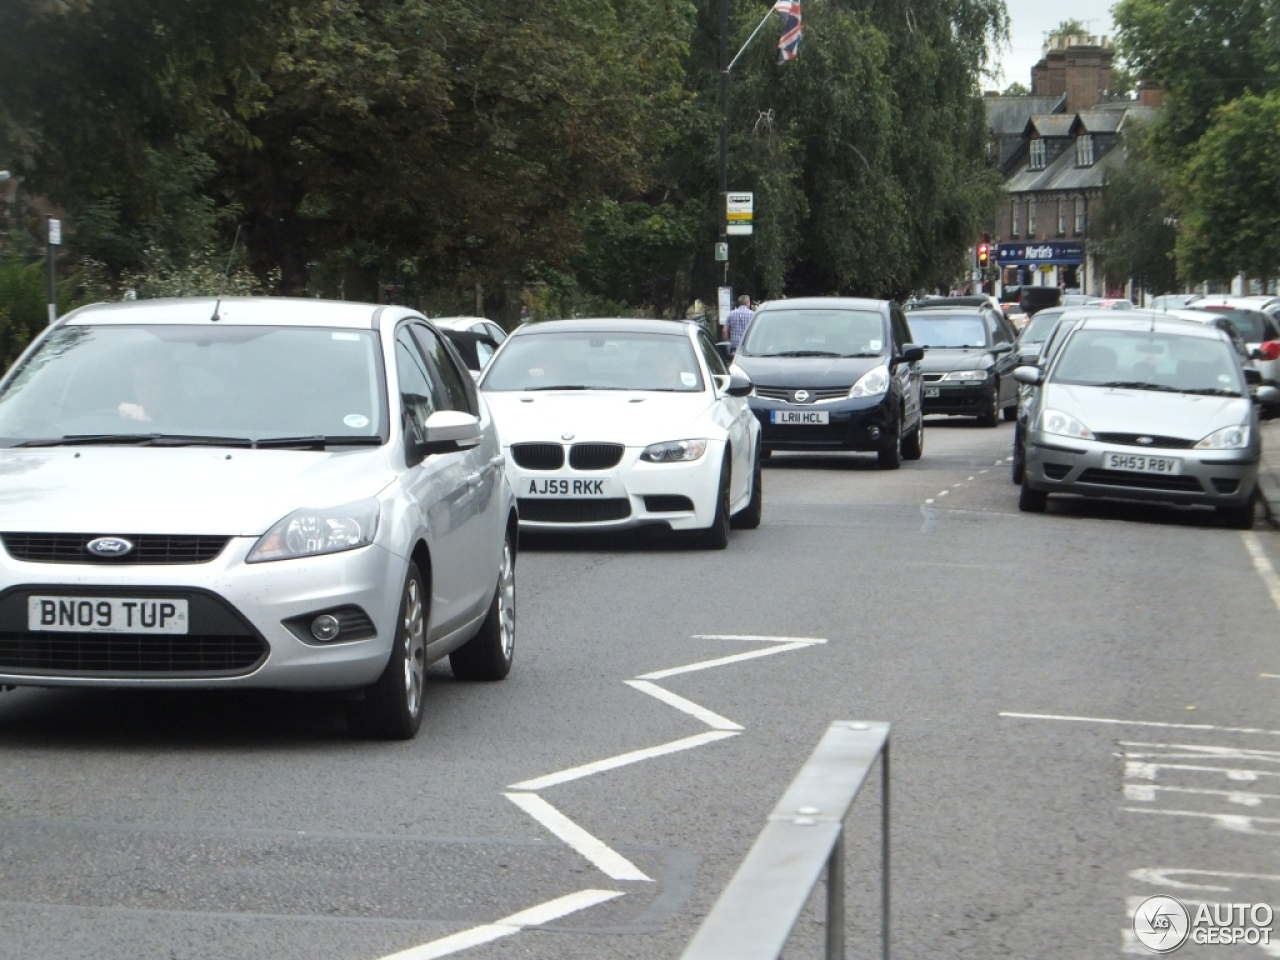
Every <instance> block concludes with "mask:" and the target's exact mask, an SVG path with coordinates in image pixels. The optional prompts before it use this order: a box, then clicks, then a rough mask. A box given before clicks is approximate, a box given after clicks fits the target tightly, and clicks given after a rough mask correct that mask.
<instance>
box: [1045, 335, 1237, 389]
mask: <svg viewBox="0 0 1280 960" xmlns="http://www.w3.org/2000/svg"><path fill="white" fill-rule="evenodd" d="M1050 377H1051V378H1052V379H1053V380H1055V381H1063V382H1066V383H1072V384H1080V385H1083V386H1102V385H1117V386H1119V385H1124V386H1126V387H1129V388H1132V389H1139V390H1144V389H1145V390H1153V391H1176V392H1191V393H1223V394H1225V395H1230V396H1239V395H1241V393H1242V390H1243V383H1242V381H1241V375H1240V364H1239V361H1238V360H1236V358H1235V356H1234V355H1233V352H1232V348H1231V347H1230V345H1229V344H1227V343H1226V342H1224V341H1223V340H1219V339H1216V338H1215V339H1207V338H1205V337H1193V336H1183V335H1179V334H1175V333H1165V332H1161V331H1157V330H1092V329H1081V330H1077V331H1076V332H1075V333H1074V334H1073V335H1072V336H1071V337H1070V338H1069V339H1068V340H1067V341H1066V342H1065V343H1064V344H1063V346H1062V351H1061V354H1060V356H1059V357H1058V360H1057V363H1055V364H1054V367H1053V370H1052V372H1051V374H1050Z"/></svg>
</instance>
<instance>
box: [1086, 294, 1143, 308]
mask: <svg viewBox="0 0 1280 960" xmlns="http://www.w3.org/2000/svg"><path fill="white" fill-rule="evenodd" d="M1084 305H1085V306H1086V307H1088V308H1089V309H1090V310H1132V309H1134V306H1133V301H1132V300H1129V299H1127V298H1125V297H1090V298H1089V299H1088V300H1086V301H1085V303H1084Z"/></svg>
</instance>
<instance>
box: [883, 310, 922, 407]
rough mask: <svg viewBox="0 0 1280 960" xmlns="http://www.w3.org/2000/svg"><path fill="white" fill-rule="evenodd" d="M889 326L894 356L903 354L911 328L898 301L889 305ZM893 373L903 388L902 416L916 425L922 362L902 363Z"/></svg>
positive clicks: (920, 405) (908, 341)
mask: <svg viewBox="0 0 1280 960" xmlns="http://www.w3.org/2000/svg"><path fill="white" fill-rule="evenodd" d="M889 328H890V331H891V332H892V334H893V341H892V342H893V356H895V357H900V356H902V351H903V349H904V348H905V347H906V346H907V344H909V343H911V329H910V328H909V327H908V326H907V318H906V316H905V315H904V314H903V312H902V308H901V307H899V306H898V305H897V304H896V303H894V304H890V305H889ZM893 375H894V377H895V378H896V379H897V381H898V385H899V387H900V388H901V390H902V416H903V422H904V423H906V424H907V426H908V427H910V426H914V425H915V422H916V421H917V420H918V419H919V418H920V417H921V416H922V412H921V411H922V407H923V404H922V401H921V391H922V389H923V386H922V383H923V381H922V380H921V377H920V364H918V363H900V364H898V365H897V366H896V367H894V369H893Z"/></svg>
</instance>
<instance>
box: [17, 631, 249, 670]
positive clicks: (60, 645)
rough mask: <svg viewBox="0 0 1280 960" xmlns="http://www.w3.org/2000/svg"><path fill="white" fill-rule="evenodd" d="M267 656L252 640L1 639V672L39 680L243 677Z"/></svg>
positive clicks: (98, 636) (209, 637) (80, 635)
mask: <svg viewBox="0 0 1280 960" xmlns="http://www.w3.org/2000/svg"><path fill="white" fill-rule="evenodd" d="M264 652H265V651H264V648H263V643H262V641H261V640H259V639H258V638H257V637H250V636H225V635H210V634H206V635H198V636H197V635H191V634H186V635H184V636H155V635H150V634H132V633H0V669H2V670H4V671H6V672H8V673H30V674H35V675H42V674H68V673H75V674H86V675H90V674H91V675H94V676H102V675H106V674H111V675H124V674H128V675H139V674H146V675H150V676H155V675H157V674H159V675H177V674H210V673H218V674H230V673H243V672H244V671H246V670H248V669H249V668H250V667H252V666H254V664H256V663H257V662H258V661H259V660H261V659H262V657H263V654H264Z"/></svg>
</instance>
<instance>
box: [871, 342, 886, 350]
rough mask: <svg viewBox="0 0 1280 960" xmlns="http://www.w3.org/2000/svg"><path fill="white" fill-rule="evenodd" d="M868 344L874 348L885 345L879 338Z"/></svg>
mask: <svg viewBox="0 0 1280 960" xmlns="http://www.w3.org/2000/svg"><path fill="white" fill-rule="evenodd" d="M867 346H869V347H870V348H871V349H872V350H879V349H880V348H881V347H882V346H884V344H883V343H881V342H880V341H879V340H872V341H871V342H870V343H869V344H867Z"/></svg>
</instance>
